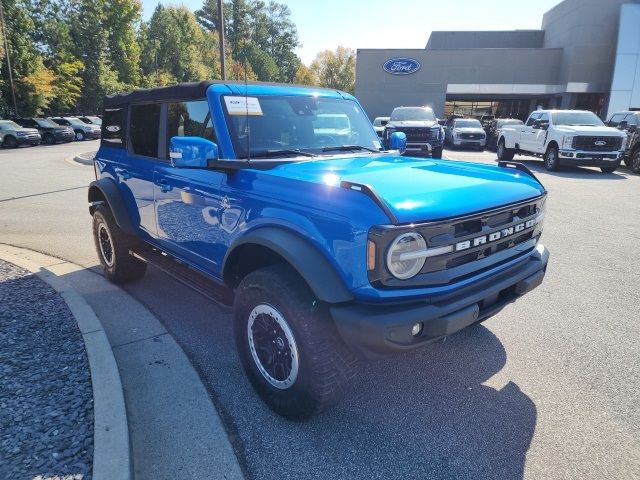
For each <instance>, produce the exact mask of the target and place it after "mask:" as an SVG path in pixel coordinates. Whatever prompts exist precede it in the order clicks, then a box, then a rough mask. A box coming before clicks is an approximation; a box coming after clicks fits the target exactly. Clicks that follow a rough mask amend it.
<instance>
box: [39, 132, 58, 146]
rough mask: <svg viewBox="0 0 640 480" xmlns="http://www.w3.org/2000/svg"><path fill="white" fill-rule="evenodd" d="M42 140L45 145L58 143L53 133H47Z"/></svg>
mask: <svg viewBox="0 0 640 480" xmlns="http://www.w3.org/2000/svg"><path fill="white" fill-rule="evenodd" d="M42 140H44V143H46V144H47V145H53V144H55V143H56V137H54V136H53V135H52V134H51V133H45V134H44V137H42Z"/></svg>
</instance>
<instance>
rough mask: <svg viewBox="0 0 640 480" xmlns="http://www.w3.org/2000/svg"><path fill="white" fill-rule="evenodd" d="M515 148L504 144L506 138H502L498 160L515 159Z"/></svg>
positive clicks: (507, 160) (499, 144)
mask: <svg viewBox="0 0 640 480" xmlns="http://www.w3.org/2000/svg"><path fill="white" fill-rule="evenodd" d="M515 153H516V152H515V150H514V149H512V148H507V147H506V146H505V144H504V138H501V139H500V142H499V143H498V150H497V152H496V154H497V156H498V160H501V161H505V162H509V161H511V160H513V156H514V155H515Z"/></svg>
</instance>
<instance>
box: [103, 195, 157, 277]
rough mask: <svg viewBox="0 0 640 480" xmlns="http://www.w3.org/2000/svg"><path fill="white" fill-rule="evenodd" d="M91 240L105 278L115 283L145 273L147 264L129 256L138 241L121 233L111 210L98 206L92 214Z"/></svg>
mask: <svg viewBox="0 0 640 480" xmlns="http://www.w3.org/2000/svg"><path fill="white" fill-rule="evenodd" d="M93 239H94V242H95V245H96V251H97V253H98V258H99V259H100V264H101V265H102V269H103V270H104V273H105V275H106V276H107V278H108V279H109V280H111V281H113V282H116V283H123V282H127V281H130V280H136V279H138V278H140V277H142V276H143V275H144V274H145V273H146V271H147V264H146V263H145V262H143V261H142V260H138V259H137V258H135V257H133V256H132V255H131V254H129V251H130V250H131V249H133V248H135V247H136V246H138V245H139V243H140V241H139V240H138V239H136V238H135V237H132V236H131V235H128V234H126V233H125V232H123V231H122V230H121V229H120V227H119V226H118V224H117V223H116V221H115V219H114V218H113V214H112V213H111V210H110V209H109V207H107V206H106V205H104V204H102V205H98V206H97V207H96V209H95V211H94V212H93Z"/></svg>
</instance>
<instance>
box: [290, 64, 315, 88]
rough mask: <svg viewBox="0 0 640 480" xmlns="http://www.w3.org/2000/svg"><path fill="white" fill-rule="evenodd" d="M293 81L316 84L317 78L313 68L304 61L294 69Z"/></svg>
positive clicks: (301, 83)
mask: <svg viewBox="0 0 640 480" xmlns="http://www.w3.org/2000/svg"><path fill="white" fill-rule="evenodd" d="M293 83H297V84H298V85H318V78H317V77H316V74H315V73H314V72H313V70H311V69H310V68H309V67H307V66H306V65H305V64H304V63H301V64H300V66H299V67H298V69H297V70H296V74H295V76H294V78H293Z"/></svg>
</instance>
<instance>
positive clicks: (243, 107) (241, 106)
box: [224, 96, 262, 115]
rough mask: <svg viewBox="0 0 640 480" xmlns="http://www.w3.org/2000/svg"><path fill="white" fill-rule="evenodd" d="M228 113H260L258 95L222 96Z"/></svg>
mask: <svg viewBox="0 0 640 480" xmlns="http://www.w3.org/2000/svg"><path fill="white" fill-rule="evenodd" d="M224 102H225V104H226V105H227V112H229V115H262V108H261V107H260V101H259V100H258V97H229V96H226V97H224Z"/></svg>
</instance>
